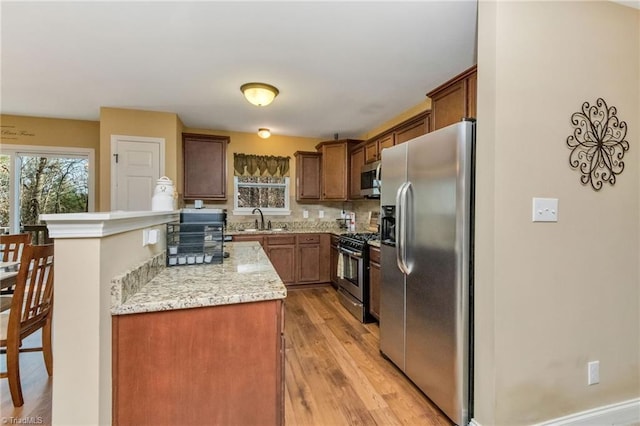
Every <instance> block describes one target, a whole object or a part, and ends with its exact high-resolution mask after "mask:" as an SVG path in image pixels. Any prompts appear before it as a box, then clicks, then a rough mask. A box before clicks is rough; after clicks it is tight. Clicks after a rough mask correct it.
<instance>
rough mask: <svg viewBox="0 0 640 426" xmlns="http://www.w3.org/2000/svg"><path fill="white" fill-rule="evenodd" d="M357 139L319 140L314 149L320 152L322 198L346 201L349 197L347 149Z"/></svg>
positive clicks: (356, 142) (356, 141) (354, 143)
mask: <svg viewBox="0 0 640 426" xmlns="http://www.w3.org/2000/svg"><path fill="white" fill-rule="evenodd" d="M359 142H362V141H359V140H353V139H341V140H335V141H326V142H320V143H319V144H318V145H316V149H317V150H318V151H319V152H320V154H322V162H321V176H322V178H321V180H320V181H321V187H322V196H321V199H322V200H327V201H346V200H348V198H349V185H348V182H349V180H350V178H349V169H350V167H349V151H350V147H351V146H352V145H356V144H358V143H359Z"/></svg>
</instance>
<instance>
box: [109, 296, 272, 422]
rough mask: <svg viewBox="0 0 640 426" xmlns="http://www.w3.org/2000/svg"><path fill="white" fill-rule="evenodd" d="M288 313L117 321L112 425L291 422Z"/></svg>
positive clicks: (176, 314)
mask: <svg viewBox="0 0 640 426" xmlns="http://www.w3.org/2000/svg"><path fill="white" fill-rule="evenodd" d="M282 308H283V303H282V300H269V301H263V302H252V303H239V304H235V305H221V306H211V307H205V308H194V309H179V310H175V311H161V312H150V313H143V314H130V315H117V316H113V317H112V339H113V346H112V370H113V373H112V377H113V386H112V389H113V391H112V392H113V406H112V407H113V420H112V422H113V424H114V425H195V424H221V425H222V424H224V425H229V424H238V425H257V424H264V425H282V424H284V341H283V339H284V336H283V317H284V313H283V309H282Z"/></svg>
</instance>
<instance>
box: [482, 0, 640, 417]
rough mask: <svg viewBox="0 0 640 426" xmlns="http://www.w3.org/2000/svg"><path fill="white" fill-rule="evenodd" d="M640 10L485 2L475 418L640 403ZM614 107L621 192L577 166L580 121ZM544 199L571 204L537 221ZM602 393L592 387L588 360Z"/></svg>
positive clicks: (555, 413) (615, 6) (562, 412)
mask: <svg viewBox="0 0 640 426" xmlns="http://www.w3.org/2000/svg"><path fill="white" fill-rule="evenodd" d="M638 14H639V12H638V11H637V10H636V9H631V8H628V7H624V6H621V5H618V4H615V3H612V2H497V3H494V2H489V1H487V2H484V1H483V2H480V3H479V37H478V39H479V45H478V138H477V147H478V155H477V175H478V180H477V197H476V199H477V211H476V229H477V234H476V271H475V274H476V275H475V285H476V287H475V295H476V306H475V318H476V328H475V331H476V336H475V337H476V345H475V351H476V352H475V353H476V362H475V415H474V417H475V418H476V419H477V421H478V422H479V423H480V424H482V425H494V424H496V425H516V424H531V423H534V422H539V421H544V420H548V419H553V418H557V417H560V416H564V415H568V414H572V413H575V412H580V411H583V410H587V409H591V408H596V407H600V406H604V405H608V404H612V403H616V402H621V401H626V400H629V399H633V398H638V397H640V348H639V345H640V340H639V337H640V317H639V312H640V309H639V302H640V276H639V269H638V258H639V255H640V248H639V232H640V229H639V223H640V220H639V219H640V217H639V203H638V201H639V194H640V191H639V187H640V176H639V173H638V160H639V154H640V151H639V150H638V146H637V144H636V142H637V140H638V136H639V135H640V133H639V132H638V128H639V127H640V100H639V95H640V88H639V84H638V81H639V79H638V75H639V66H640V38H639V17H638ZM598 97H603V98H604V99H605V100H606V101H607V102H608V103H609V105H610V106H615V107H616V108H617V109H618V115H619V118H620V119H621V120H624V121H626V122H627V124H628V128H629V131H628V134H627V137H626V140H627V141H629V142H630V145H631V149H630V150H629V151H628V152H627V153H626V155H625V157H624V160H625V163H626V168H625V170H624V172H623V173H622V175H620V176H619V177H618V181H617V183H616V184H615V186H613V187H611V186H609V185H608V184H607V185H605V187H604V188H603V189H602V190H601V191H599V192H595V191H593V190H592V189H591V188H590V187H585V186H582V185H581V184H580V183H579V176H580V175H579V173H578V172H577V171H575V170H572V169H571V168H570V167H569V164H568V158H569V153H570V150H569V149H568V148H567V146H566V142H565V141H566V139H567V136H569V135H570V134H571V133H572V131H573V128H572V126H571V125H570V116H571V114H572V113H573V112H576V111H578V110H579V109H580V107H581V104H582V103H583V102H585V101H588V102H590V103H593V102H595V100H596V99H597V98H598ZM532 197H555V198H559V221H558V222H557V223H532V222H531V199H532ZM592 360H599V361H600V384H598V385H594V386H587V362H588V361H592Z"/></svg>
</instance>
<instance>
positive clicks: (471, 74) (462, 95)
mask: <svg viewBox="0 0 640 426" xmlns="http://www.w3.org/2000/svg"><path fill="white" fill-rule="evenodd" d="M476 76H477V67H476V65H474V66H473V67H471V68H469V69H468V70H466V71H464V72H463V73H461V74H459V75H457V76H455V77H454V78H452V79H451V80H449V81H447V82H446V83H444V84H443V85H441V86H439V87H437V88H436V89H434V90H432V91H431V92H429V93H427V96H428V97H429V98H431V130H438V129H440V128H442V127H446V126H448V125H450V124H453V123H457V122H459V121H461V120H462V119H463V118H475V116H476V86H477V84H476V81H477V77H476Z"/></svg>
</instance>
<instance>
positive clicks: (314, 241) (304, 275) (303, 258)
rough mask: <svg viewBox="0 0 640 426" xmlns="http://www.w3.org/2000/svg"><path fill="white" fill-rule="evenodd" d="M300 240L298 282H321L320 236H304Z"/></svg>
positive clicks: (298, 237)
mask: <svg viewBox="0 0 640 426" xmlns="http://www.w3.org/2000/svg"><path fill="white" fill-rule="evenodd" d="M297 239H298V248H297V250H298V253H297V254H298V257H297V259H296V260H297V264H298V276H297V280H296V282H297V283H298V284H301V283H317V282H320V235H319V234H313V235H312V234H302V235H298V236H297Z"/></svg>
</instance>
